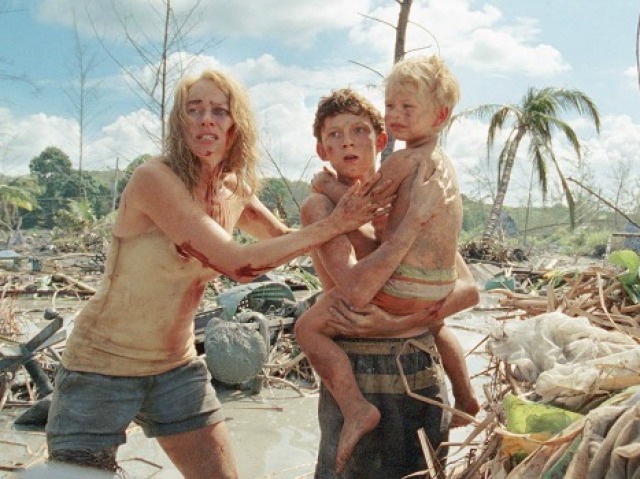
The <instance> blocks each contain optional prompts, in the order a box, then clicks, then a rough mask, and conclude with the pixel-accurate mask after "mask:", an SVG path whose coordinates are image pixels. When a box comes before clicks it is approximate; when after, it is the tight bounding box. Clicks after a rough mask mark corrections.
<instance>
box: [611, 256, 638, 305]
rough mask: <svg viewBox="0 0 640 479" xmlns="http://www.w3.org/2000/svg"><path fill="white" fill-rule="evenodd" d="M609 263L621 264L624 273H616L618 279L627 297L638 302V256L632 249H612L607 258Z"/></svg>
mask: <svg viewBox="0 0 640 479" xmlns="http://www.w3.org/2000/svg"><path fill="white" fill-rule="evenodd" d="M607 260H608V262H609V264H612V265H615V266H621V267H622V268H624V269H625V272H624V273H621V274H620V275H618V280H619V281H620V283H622V286H623V288H624V290H625V291H626V293H627V296H629V299H631V301H633V303H634V304H638V303H640V258H638V254H637V253H636V252H635V251H632V250H628V249H627V250H618V251H614V252H613V253H611V254H610V255H609V257H608V258H607Z"/></svg>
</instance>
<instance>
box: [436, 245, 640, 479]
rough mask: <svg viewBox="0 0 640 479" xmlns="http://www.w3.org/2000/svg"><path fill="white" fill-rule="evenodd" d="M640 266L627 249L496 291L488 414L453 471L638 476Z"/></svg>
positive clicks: (509, 478)
mask: <svg viewBox="0 0 640 479" xmlns="http://www.w3.org/2000/svg"><path fill="white" fill-rule="evenodd" d="M639 266H640V261H638V258H637V255H635V253H633V252H628V251H619V252H615V254H612V255H611V256H610V257H609V258H608V264H607V265H606V266H600V265H589V266H586V267H584V268H567V269H556V270H548V271H532V272H531V274H530V275H527V274H526V273H524V274H523V272H522V271H521V272H520V274H519V275H517V278H518V280H519V281H518V283H517V284H516V285H515V286H514V287H513V288H495V289H492V290H491V291H490V293H491V294H495V295H499V296H500V298H499V310H500V315H498V316H496V320H497V321H496V324H497V326H496V327H495V328H494V330H493V331H491V333H490V334H489V335H488V336H487V339H486V344H487V353H488V354H489V357H490V361H489V368H488V370H487V373H488V375H489V376H490V378H491V380H490V382H488V383H487V384H486V385H485V386H484V393H485V398H486V401H487V402H486V404H485V405H484V409H485V413H486V414H485V418H484V420H483V421H479V420H478V421H476V422H475V423H474V426H475V428H474V430H473V431H472V432H471V434H470V435H469V436H468V438H467V439H466V441H464V444H462V445H461V448H460V449H465V450H466V451H468V452H467V453H466V455H465V456H464V457H463V458H462V459H461V460H458V461H457V462H455V463H453V464H450V467H449V473H448V477H451V478H456V479H461V478H465V479H467V478H500V479H523V478H545V479H555V478H562V477H567V478H575V479H578V478H584V477H589V478H603V479H604V478H605V477H606V478H607V479H623V478H636V477H638V476H637V474H638V471H640V346H639V343H640V294H638V293H639V292H640V289H639V284H640V277H639V271H640V268H639ZM502 275H503V276H504V273H502ZM454 452H455V451H454Z"/></svg>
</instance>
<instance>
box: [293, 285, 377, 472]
mask: <svg viewBox="0 0 640 479" xmlns="http://www.w3.org/2000/svg"><path fill="white" fill-rule="evenodd" d="M334 301H335V296H334V295H333V294H332V292H329V293H326V294H324V295H323V296H322V297H321V298H320V299H319V300H318V301H317V302H316V304H314V305H313V306H312V307H311V308H310V309H309V310H307V311H306V312H305V313H304V314H303V315H302V316H301V317H300V318H299V319H298V320H297V321H296V325H295V334H296V340H297V341H298V344H299V345H300V349H302V351H303V352H304V353H305V354H306V356H307V359H308V360H309V362H310V363H311V365H312V366H313V368H314V369H315V371H316V372H317V373H318V375H319V376H320V378H321V379H322V381H323V383H324V385H325V386H326V387H327V389H328V390H329V392H331V395H332V396H333V397H334V399H335V400H336V402H337V403H338V406H339V407H340V411H341V412H342V416H343V417H344V423H343V425H342V431H341V433H340V441H339V443H338V452H337V457H336V469H337V471H338V472H339V471H341V470H342V468H343V467H344V465H345V464H346V462H347V460H348V459H349V457H350V456H351V454H352V453H353V450H354V448H355V447H356V444H358V441H359V440H360V438H361V437H362V436H364V435H365V434H366V433H367V432H369V431H371V430H372V429H373V428H375V427H376V426H377V424H378V422H379V421H380V412H379V411H378V409H377V408H376V407H375V406H374V405H372V404H371V403H369V401H367V400H366V399H365V397H364V396H363V395H362V392H361V391H360V388H359V387H358V383H357V382H356V378H355V376H354V375H353V372H352V370H351V363H350V362H349V358H348V357H347V355H346V353H345V352H344V351H343V350H342V349H341V348H340V346H338V345H337V344H336V343H335V342H334V341H333V340H332V337H333V336H335V331H334V330H333V329H332V328H330V327H329V326H328V324H327V320H328V319H329V318H330V317H331V314H330V313H329V307H330V306H331V304H333V302H334Z"/></svg>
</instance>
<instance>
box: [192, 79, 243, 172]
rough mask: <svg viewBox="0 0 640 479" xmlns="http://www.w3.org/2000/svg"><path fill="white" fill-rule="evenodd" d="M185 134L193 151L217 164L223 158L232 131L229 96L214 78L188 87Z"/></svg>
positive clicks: (199, 156)
mask: <svg viewBox="0 0 640 479" xmlns="http://www.w3.org/2000/svg"><path fill="white" fill-rule="evenodd" d="M185 113H186V122H185V125H184V135H185V140H186V143H187V145H188V147H189V149H190V150H191V152H192V153H193V154H194V155H196V156H197V157H198V158H199V159H200V160H201V161H203V162H206V163H209V164H210V165H212V166H217V165H218V164H219V163H220V161H221V160H222V159H223V158H224V156H225V154H226V152H227V150H228V149H229V145H230V144H231V136H232V133H233V124H234V123H233V119H232V118H231V113H230V111H229V99H228V98H227V96H226V95H225V94H224V93H223V92H222V90H220V88H218V87H217V86H216V84H215V83H214V82H213V81H212V80H207V79H201V80H198V81H197V82H196V83H194V84H193V85H192V86H191V88H190V89H189V93H188V95H187V101H186V104H185Z"/></svg>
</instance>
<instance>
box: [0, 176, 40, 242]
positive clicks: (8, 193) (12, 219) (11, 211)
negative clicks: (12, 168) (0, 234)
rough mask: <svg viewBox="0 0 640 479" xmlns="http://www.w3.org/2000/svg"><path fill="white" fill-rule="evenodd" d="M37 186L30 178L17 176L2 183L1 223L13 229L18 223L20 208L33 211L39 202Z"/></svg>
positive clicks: (0, 192) (0, 199) (0, 195)
mask: <svg viewBox="0 0 640 479" xmlns="http://www.w3.org/2000/svg"><path fill="white" fill-rule="evenodd" d="M34 189H36V186H35V185H34V182H33V181H32V180H30V179H29V178H17V179H13V180H11V181H9V182H8V183H7V184H4V185H0V225H2V226H5V227H6V228H7V229H9V230H12V229H13V228H14V227H15V225H16V224H17V223H18V219H19V218H18V214H19V210H20V209H23V210H27V211H32V210H33V208H34V206H37V204H38V202H37V200H36V198H35V194H34Z"/></svg>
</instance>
